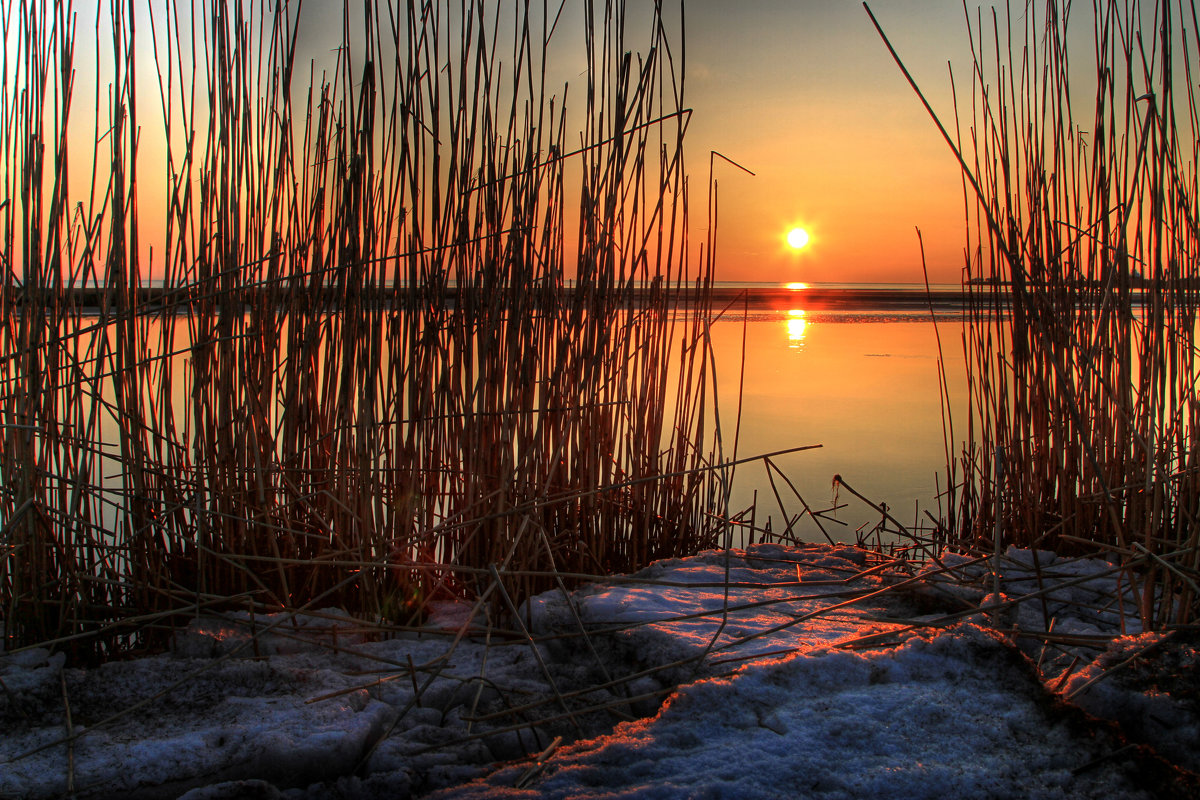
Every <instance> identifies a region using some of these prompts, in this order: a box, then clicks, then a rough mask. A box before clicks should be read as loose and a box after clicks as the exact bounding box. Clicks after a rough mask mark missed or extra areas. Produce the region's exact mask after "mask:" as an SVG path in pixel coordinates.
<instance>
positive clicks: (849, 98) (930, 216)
mask: <svg viewBox="0 0 1200 800" xmlns="http://www.w3.org/2000/svg"><path fill="white" fill-rule="evenodd" d="M639 3H640V0H639V2H633V3H631V4H630V7H631V9H632V8H633V7H640V5H639ZM551 5H552V6H556V5H557V4H555V3H552V4H551ZM667 5H668V6H670V7H674V5H675V4H674V3H668V4H667ZM84 6H85V7H84V9H83V11H82V13H81V14H80V30H79V34H80V35H79V44H80V52H79V53H78V54H77V57H78V58H79V59H80V61H79V63H82V64H90V63H92V59H94V57H95V56H94V53H95V51H94V50H92V49H91V48H92V45H91V43H90V42H89V41H88V40H89V39H90V36H89V35H88V33H87V28H88V27H90V23H91V22H92V21H93V20H95V17H94V14H95V6H94V4H93V3H92V2H87V3H85V4H84ZM968 6H969V8H970V10H971V13H972V14H975V13H976V10H977V8H978V5H977V4H975V3H969V4H968ZM582 7H583V2H582V0H567V12H566V13H565V14H564V19H563V21H562V23H561V27H565V28H567V29H568V30H567V33H569V37H561V38H563V39H566V40H568V41H569V44H568V45H567V46H565V47H563V48H562V49H561V50H560V51H559V56H560V58H561V60H562V61H564V62H566V63H565V64H560V65H556V66H557V67H558V69H559V72H560V74H561V75H562V76H563V79H564V80H570V81H571V84H572V89H571V97H573V98H574V99H575V101H576V104H579V103H581V100H580V97H581V95H580V92H581V91H582V86H583V78H581V77H580V69H583V68H585V67H584V66H582V64H583V62H582V54H581V49H582V48H581V41H582V38H581V36H579V34H578V33H577V32H576V31H575V30H573V29H571V28H572V26H574V27H575V28H581V27H582V26H580V25H579V24H578V23H579V19H580V17H581V16H582V11H581V9H582ZM684 7H685V16H686V38H687V67H686V81H687V83H686V97H685V103H686V105H688V106H690V107H692V108H693V109H694V114H693V115H692V118H691V122H690V127H689V129H688V135H687V140H686V149H687V153H688V163H689V168H688V171H689V174H690V181H691V198H692V199H691V202H692V211H691V220H692V231H691V236H692V241H693V243H695V244H696V245H697V250H698V243H700V242H703V241H704V237H705V230H704V226H705V225H706V222H705V214H704V208H705V201H706V189H705V187H706V185H707V181H708V169H709V152H710V151H713V150H715V151H717V152H719V153H721V154H722V155H724V156H726V157H728V158H730V159H732V160H734V161H736V162H738V163H739V164H742V165H744V166H745V167H746V168H747V169H749V170H752V171H753V172H755V173H756V174H755V176H753V177H752V176H750V175H747V174H745V173H743V172H741V171H739V170H737V169H736V168H733V167H731V166H729V165H728V164H722V163H718V166H717V170H716V178H717V181H718V183H719V188H720V192H719V198H720V216H719V228H718V232H719V236H718V247H717V257H718V262H717V263H718V273H717V278H718V279H719V280H754V281H783V282H791V281H808V282H812V281H831V282H861V281H885V282H920V281H921V280H922V273H921V258H920V249H919V246H918V242H917V236H916V233H915V229H916V228H917V227H919V228H920V229H921V231H922V233H923V235H924V242H925V250H926V255H927V258H928V264H929V268H930V277H931V279H932V280H933V281H935V282H952V283H955V282H958V281H959V279H960V274H961V268H962V260H963V256H962V251H963V244H964V241H965V236H964V228H963V201H962V185H961V179H960V176H959V172H958V168H957V165H956V162H955V160H954V158H953V156H952V154H951V153H950V151H949V149H948V148H947V146H946V145H945V143H944V142H943V141H942V139H941V137H940V135H939V134H938V132H937V129H936V127H935V126H934V124H933V123H932V121H931V120H930V119H929V117H928V116H927V115H926V113H925V111H924V109H923V108H922V107H921V104H920V102H919V100H918V99H917V97H916V95H915V94H914V93H913V92H912V90H911V89H910V88H909V86H908V85H907V83H906V82H905V80H904V77H903V75H902V74H901V72H900V70H899V69H898V68H897V67H896V65H895V64H894V63H893V61H892V59H891V57H890V56H889V55H888V52H887V50H886V48H885V46H884V44H883V42H882V41H881V40H880V38H879V36H878V34H877V33H876V32H875V29H874V27H873V26H872V24H871V22H870V19H869V18H868V16H867V14H866V12H865V11H864V10H863V7H862V4H861V2H860V1H859V0H743V2H738V3H732V2H729V1H728V0H685V5H684ZM872 8H873V10H874V12H875V13H876V15H877V17H878V18H879V20H880V23H881V24H882V25H883V27H884V29H885V30H886V31H887V33H888V35H889V37H890V38H891V39H892V42H893V44H894V45H895V46H896V48H897V50H898V51H899V53H900V55H901V57H902V58H903V59H904V60H905V63H906V64H907V65H908V67H909V69H910V70H911V71H912V73H913V74H914V76H915V77H916V79H917V80H918V82H919V83H920V85H921V86H922V89H923V90H925V91H926V94H927V96H928V97H929V98H930V100H931V102H932V103H933V105H934V107H935V108H936V109H937V110H938V112H939V113H940V114H941V115H942V116H943V119H944V120H945V121H946V122H947V124H952V122H953V108H952V104H951V93H950V78H949V72H948V68H947V62H951V63H953V65H954V67H955V76H956V80H957V82H958V83H959V87H960V88H959V96H960V99H962V98H963V97H964V96H966V95H967V94H969V91H970V88H969V87H970V84H969V75H970V71H969V64H970V57H969V52H970V50H969V40H968V36H967V30H966V22H965V20H964V18H963V6H962V2H961V0H875V2H874V3H873V5H872ZM552 10H553V9H552ZM138 13H139V15H140V16H142V15H144V14H145V13H146V12H145V10H144V9H143V10H139V12H138ZM160 16H161V15H160ZM572 17H573V18H574V19H573V20H572ZM340 18H341V3H334V2H329V3H317V4H313V3H307V4H305V5H304V10H303V21H304V22H303V24H304V26H305V29H306V31H305V35H306V36H307V37H308V41H307V43H306V44H304V45H302V51H303V52H302V53H301V55H302V60H303V57H304V56H307V55H309V54H310V53H311V54H312V55H313V57H316V58H319V57H320V56H321V54H323V55H324V57H325V58H329V57H330V55H329V54H330V51H331V48H332V47H334V46H335V45H336V43H337V42H336V41H334V40H336V39H337V37H339V36H340V35H341V24H340ZM142 24H143V28H142V32H141V34H140V40H139V49H140V50H142V51H143V52H142V58H141V62H140V65H141V69H142V70H146V71H149V70H152V69H153V61H152V59H151V58H150V57H149V56H150V55H151V52H152V51H150V50H148V49H147V48H149V47H150V37H149V36H148V35H147V30H146V28H148V27H149V26H148V25H145V24H144V21H143V23H142ZM98 27H100V28H104V25H103V23H101V24H100V25H99V26H98ZM107 35H108V34H107V32H106V31H102V32H101V35H100V37H99V38H100V40H101V42H104V40H105V38H106V36H107ZM556 38H559V36H558V35H557V34H556ZM634 38H638V37H634ZM326 39H329V40H330V41H326ZM105 44H106V46H107V43H105ZM165 46H166V45H165V44H164V42H161V41H160V42H159V47H160V48H165ZM319 72H320V70H319V68H318V74H319ZM79 77H80V78H81V80H80V81H79V84H80V85H78V86H77V87H76V91H77V94H76V96H77V99H79V100H80V101H81V102H83V103H84V104H85V105H84V106H81V108H84V107H87V106H90V100H91V94H92V91H93V89H92V87H91V86H90V85H88V84H89V81H88V80H87V79H86V78H87V76H86V75H81V76H79ZM141 82H142V86H143V87H153V86H154V81H153V78H152V73H149V72H148V74H146V75H144V76H142V78H141ZM964 82H965V86H964ZM559 85H561V84H559ZM151 99H153V100H154V103H157V96H154V97H153V98H151ZM154 107H155V106H154V105H147V106H146V108H147V109H152V108H154ZM88 110H90V108H88ZM88 128H89V130H90V123H89V124H88ZM152 147H154V145H153V144H152V143H151V141H150V137H146V141H145V142H144V143H143V148H144V152H145V153H150V152H152V150H151V148H152ZM146 191H148V189H147V190H146ZM147 199H148V200H150V199H153V198H149V196H148V197H147ZM796 226H802V227H804V228H806V229H807V230H808V231H809V232H810V234H811V243H810V244H809V246H808V247H806V248H805V249H803V250H801V251H794V250H792V249H791V248H789V247H787V245H786V240H785V237H786V234H787V232H788V230H790V229H791V228H792V227H796Z"/></svg>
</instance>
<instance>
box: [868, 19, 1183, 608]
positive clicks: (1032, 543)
mask: <svg viewBox="0 0 1200 800" xmlns="http://www.w3.org/2000/svg"><path fill="white" fill-rule="evenodd" d="M868 11H869V10H868ZM1017 12H1018V10H1016V9H1014V10H1013V12H1012V13H1011V14H1010V15H1008V16H1005V15H1004V14H1003V13H997V12H995V11H993V12H992V14H991V19H990V22H989V23H987V24H985V22H984V21H983V18H982V15H980V17H979V18H976V19H975V20H974V21H972V20H971V17H970V15H969V14H968V19H967V22H968V30H969V35H970V44H971V49H972V54H973V63H972V74H971V84H972V90H973V91H972V93H971V95H970V96H971V97H972V98H973V99H972V104H971V107H970V108H969V109H961V108H958V107H957V99H956V101H955V103H956V107H955V109H954V114H955V120H956V123H957V124H956V127H955V129H954V131H953V133H951V132H949V131H948V130H947V129H946V127H945V126H943V125H942V123H941V122H937V125H938V128H939V130H941V132H942V134H943V136H944V137H945V139H946V142H947V143H948V144H949V146H950V147H951V149H952V150H953V152H954V155H955V157H956V158H957V159H958V161H959V163H960V164H961V166H962V168H963V174H964V181H963V185H964V190H965V192H966V201H967V209H968V215H967V217H968V223H967V224H968V228H967V238H968V242H967V248H966V262H965V265H964V272H963V275H964V282H965V286H966V288H967V290H968V292H969V301H968V307H967V317H968V319H967V323H966V326H965V355H966V365H967V373H968V379H969V384H970V394H969V409H968V414H969V417H968V420H967V424H966V430H967V434H966V436H967V439H966V442H965V444H964V446H963V449H962V455H961V458H960V464H961V467H962V472H961V474H962V475H963V482H962V486H961V488H960V489H959V495H958V498H957V507H956V508H955V509H953V510H952V513H953V515H954V518H953V519H951V520H949V525H948V530H947V532H946V535H945V536H944V538H943V542H944V543H946V544H950V545H953V546H957V547H968V548H970V547H982V548H988V549H990V546H991V545H992V544H994V542H993V539H994V535H993V533H992V531H993V526H995V529H996V530H998V531H1000V536H1002V537H1003V538H1004V540H1005V542H1006V543H1011V544H1014V545H1017V546H1020V547H1044V548H1052V549H1057V550H1062V551H1064V552H1067V551H1073V550H1076V549H1078V548H1079V546H1080V544H1079V543H1080V542H1088V543H1092V544H1093V545H1094V547H1099V548H1104V549H1105V550H1106V551H1107V552H1115V551H1114V550H1113V548H1117V549H1119V550H1122V551H1129V550H1130V548H1131V547H1132V545H1133V544H1134V543H1140V544H1141V545H1142V546H1144V547H1145V548H1146V551H1147V552H1148V553H1151V554H1162V553H1165V552H1172V551H1174V552H1178V551H1180V550H1182V551H1184V553H1185V555H1184V556H1183V557H1182V558H1181V559H1180V560H1179V561H1177V562H1176V564H1177V566H1178V567H1179V568H1180V572H1175V571H1172V570H1167V569H1164V568H1161V567H1160V566H1159V565H1157V564H1156V562H1154V560H1153V559H1140V558H1139V559H1138V561H1139V563H1141V564H1142V565H1143V567H1142V569H1141V570H1139V572H1138V573H1137V574H1133V573H1130V575H1131V580H1134V581H1136V582H1137V587H1138V591H1139V592H1140V593H1141V596H1142V598H1143V603H1142V609H1141V616H1142V623H1143V625H1145V626H1146V627H1159V626H1162V625H1165V624H1168V623H1190V622H1192V621H1194V618H1195V616H1196V613H1197V611H1198V610H1200V607H1198V604H1200V597H1197V595H1196V592H1195V589H1194V587H1193V586H1192V585H1191V583H1190V582H1189V581H1187V580H1184V579H1183V578H1182V577H1181V574H1188V573H1189V572H1194V571H1195V570H1196V568H1197V566H1200V547H1198V544H1200V540H1198V539H1197V530H1198V529H1197V526H1196V520H1197V519H1198V518H1200V486H1198V484H1197V477H1198V470H1200V464H1198V463H1197V452H1198V451H1197V447H1196V444H1195V442H1196V434H1197V424H1198V423H1200V400H1198V398H1197V393H1196V379H1197V366H1198V365H1197V362H1196V320H1197V311H1198V310H1200V261H1198V260H1197V253H1198V252H1200V227H1198V225H1197V210H1198V208H1200V191H1198V189H1197V187H1198V186H1200V179H1198V177H1197V164H1198V162H1200V138H1198V137H1200V130H1198V129H1197V128H1198V122H1197V120H1198V119H1200V116H1198V114H1200V107H1198V104H1197V98H1196V96H1195V94H1194V92H1192V91H1191V90H1190V88H1189V89H1187V90H1186V91H1177V88H1176V87H1190V86H1192V84H1193V78H1192V66H1191V64H1192V60H1193V59H1194V58H1196V56H1197V55H1198V54H1200V51H1198V50H1197V49H1196V48H1197V47H1198V46H1200V42H1197V41H1196V38H1195V37H1194V36H1192V37H1188V36H1185V35H1184V27H1185V26H1186V25H1187V24H1188V23H1189V19H1190V22H1191V24H1192V25H1193V27H1194V23H1195V19H1194V12H1193V14H1192V15H1191V16H1190V17H1189V19H1183V20H1180V19H1177V17H1178V16H1179V14H1181V13H1186V11H1184V9H1183V7H1181V6H1178V5H1176V4H1172V3H1169V2H1162V3H1153V4H1142V5H1138V4H1134V5H1133V6H1129V5H1128V4H1121V3H1117V2H1113V1H1109V0H1105V2H1099V3H1096V4H1095V5H1094V7H1093V8H1092V9H1089V10H1088V11H1087V12H1086V16H1094V33H1093V37H1092V39H1093V44H1094V47H1092V48H1089V50H1088V52H1086V53H1075V52H1071V51H1070V48H1069V47H1068V40H1069V37H1068V30H1067V28H1068V26H1067V13H1066V7H1065V5H1064V4H1061V3H1059V2H1049V3H1046V4H1043V5H1037V4H1033V3H1025V4H1024V6H1023V8H1021V9H1019V13H1017ZM1080 16H1085V14H1084V12H1079V11H1078V10H1076V11H1074V12H1072V16H1071V19H1073V20H1074V19H1078V18H1079V17H1080ZM880 33H881V35H882V30H880ZM1074 35H1075V34H1074V28H1072V36H1074ZM884 39H885V42H886V36H885V37H884ZM888 47H889V49H891V45H890V43H889V44H888ZM891 52H892V54H893V55H894V56H895V57H896V60H897V63H898V64H900V65H901V68H902V69H903V65H902V64H901V62H900V59H899V56H896V54H895V51H894V50H891ZM1069 56H1072V57H1069ZM1088 61H1090V62H1091V63H1090V65H1089V66H1090V69H1091V70H1092V75H1090V76H1089V75H1088V74H1087V73H1086V68H1085V71H1083V72H1081V71H1080V70H1079V69H1078V65H1079V64H1081V63H1087V62H1088ZM905 75H906V76H909V74H908V72H907V70H905ZM909 80H910V82H911V83H912V85H913V88H914V89H916V84H915V82H913V81H912V78H911V77H910V76H909ZM1087 86H1090V87H1092V97H1091V99H1090V102H1089V100H1088V99H1087V97H1086V95H1085V93H1084V92H1085V91H1086V90H1085V88H1084V87H1087ZM919 93H920V92H919V90H918V94H919ZM956 96H957V95H956ZM922 100H924V98H923V97H922ZM925 106H926V109H927V110H929V113H930V114H931V115H932V116H933V117H934V120H935V122H936V121H937V117H936V115H934V112H933V111H932V108H931V107H930V106H929V104H928V103H926V104H925ZM964 111H965V112H966V113H964ZM964 125H965V126H966V127H965V128H964V127H963V126H964ZM960 429H961V427H960ZM996 470H998V472H996Z"/></svg>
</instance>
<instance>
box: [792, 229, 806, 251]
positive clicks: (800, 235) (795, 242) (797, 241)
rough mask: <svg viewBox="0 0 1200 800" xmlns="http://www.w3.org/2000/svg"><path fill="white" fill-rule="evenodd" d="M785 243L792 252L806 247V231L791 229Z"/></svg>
mask: <svg viewBox="0 0 1200 800" xmlns="http://www.w3.org/2000/svg"><path fill="white" fill-rule="evenodd" d="M787 243H788V244H789V245H791V247H792V249H793V250H802V249H803V248H804V247H805V246H806V245H808V231H806V230H804V228H792V229H791V230H790V231H788V235H787Z"/></svg>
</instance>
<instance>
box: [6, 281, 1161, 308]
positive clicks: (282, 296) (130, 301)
mask: <svg viewBox="0 0 1200 800" xmlns="http://www.w3.org/2000/svg"><path fill="white" fill-rule="evenodd" d="M1086 289H1087V290H1088V291H1089V292H1090V291H1099V287H1086ZM9 291H10V292H11V294H10V295H9V302H10V303H12V304H13V305H16V306H22V305H25V304H26V303H27V301H28V298H27V294H28V291H27V290H25V289H10V290H9ZM43 291H46V290H43ZM126 291H127V294H126V295H125V297H124V298H122V299H123V301H124V302H118V295H117V292H116V291H115V290H112V289H109V288H104V287H79V288H69V289H59V290H49V291H48V292H47V295H48V296H47V297H46V302H45V305H47V306H48V305H51V304H53V303H55V302H58V303H60V304H64V305H65V306H67V307H69V308H75V309H79V310H88V311H93V312H95V311H99V310H101V309H103V308H108V309H112V310H116V309H117V308H118V307H120V306H124V307H125V308H126V309H133V310H136V311H138V312H143V313H153V312H155V311H160V310H162V309H163V308H164V307H177V308H186V307H187V306H189V305H196V304H199V303H204V302H211V303H212V304H213V305H214V306H225V307H228V306H226V304H227V303H229V302H230V300H232V301H233V302H234V303H235V304H241V305H242V306H243V307H249V306H256V305H261V304H263V303H268V304H271V303H274V304H282V303H291V302H292V301H295V300H301V299H303V300H306V301H308V302H309V303H312V304H315V305H317V306H320V307H325V308H335V307H338V306H342V305H345V304H347V303H348V302H349V301H353V302H355V303H360V304H362V305H364V306H366V307H368V308H369V307H377V306H383V305H390V304H398V305H399V306H400V307H409V308H411V307H414V306H415V305H417V304H422V303H427V302H429V300H430V298H431V295H430V292H429V290H418V289H413V288H406V287H402V288H399V289H397V288H393V287H384V288H375V287H363V288H359V289H357V290H353V291H352V292H351V294H347V292H346V290H345V289H342V288H339V287H323V288H320V289H317V290H310V289H305V288H291V287H283V286H279V287H249V288H242V289H235V290H234V291H233V292H222V291H221V290H220V289H217V288H216V287H214V289H213V291H212V292H210V293H205V292H203V291H202V290H201V287H199V286H197V285H195V284H193V285H190V286H186V287H162V286H154V285H148V286H140V287H138V288H136V289H133V290H126ZM577 291H580V288H579V287H576V286H574V285H568V286H566V287H563V288H558V289H546V288H542V287H531V288H529V289H527V290H526V293H525V298H526V299H530V300H532V301H533V302H534V304H535V305H540V304H544V303H551V302H553V301H555V300H557V301H563V300H566V301H568V302H569V301H570V300H571V299H572V295H574V294H575V293H576V292H577ZM1131 292H1132V300H1133V303H1134V304H1135V305H1140V304H1141V303H1142V302H1143V300H1144V298H1145V297H1149V296H1150V289H1149V287H1137V288H1134V289H1132V290H1131ZM442 294H443V300H444V302H445V303H446V304H448V305H453V304H456V303H458V302H461V301H463V300H464V299H469V300H476V301H480V302H487V301H489V300H491V299H493V298H494V297H495V296H496V294H497V293H496V291H495V290H494V289H483V288H468V289H459V288H457V287H453V286H450V287H446V288H445V289H444V290H443V291H442ZM664 296H668V297H670V298H671V299H672V300H674V301H675V302H676V303H679V304H691V303H694V302H696V301H697V300H699V299H700V296H701V295H700V291H699V290H698V289H695V288H693V287H690V286H689V287H683V288H679V287H672V288H671V289H669V290H667V291H664V289H663V287H662V285H661V284H658V285H641V286H635V287H634V288H633V289H632V290H631V291H629V292H628V293H627V294H621V295H620V304H621V305H624V304H626V303H631V304H632V305H633V306H634V307H645V306H646V305H649V304H652V303H654V302H656V301H661V299H662V298H663V297H664ZM709 297H710V299H711V303H712V307H713V310H714V311H722V310H728V311H733V312H736V311H738V310H746V309H749V310H754V311H764V310H787V309H796V308H803V309H806V310H827V311H841V310H863V309H884V310H918V309H919V310H923V309H930V308H933V309H936V310H941V311H945V310H948V309H960V308H961V309H965V308H966V307H967V306H968V305H974V306H976V307H987V306H992V305H1002V306H1007V305H1009V304H1010V301H1011V287H1010V286H1008V285H995V284H982V283H978V284H974V285H969V286H952V285H938V286H934V287H930V288H928V289H927V288H926V287H924V286H922V285H919V284H859V285H855V284H832V285H822V284H812V285H805V284H796V285H788V284H749V283H717V284H716V285H715V286H713V287H712V289H711V290H710V293H709Z"/></svg>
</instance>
